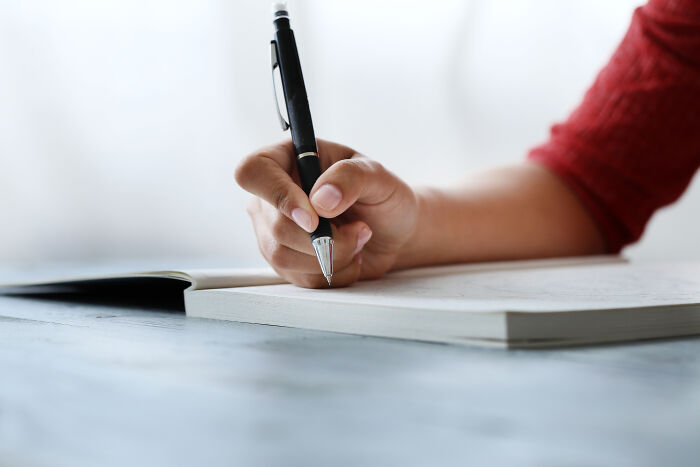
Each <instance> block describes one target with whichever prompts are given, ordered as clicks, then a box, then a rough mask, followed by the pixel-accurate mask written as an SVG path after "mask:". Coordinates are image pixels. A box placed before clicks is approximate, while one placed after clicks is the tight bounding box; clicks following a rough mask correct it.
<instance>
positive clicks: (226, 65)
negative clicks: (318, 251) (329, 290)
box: [0, 0, 700, 265]
mask: <svg viewBox="0 0 700 467" xmlns="http://www.w3.org/2000/svg"><path fill="white" fill-rule="evenodd" d="M638 3H639V2H638V1H628V0H616V1H615V2H610V1H607V0H595V1H591V0H589V1H586V2H573V1H557V0H530V1H527V0H499V1H457V0H450V1H441V2H417V1H405V0H404V1H401V2H398V1H383V2H377V1H376V0H375V1H367V0H356V1H353V2H342V3H341V2H329V1H324V2H322V1H320V0H319V1H310V0H307V1H296V2H294V1H293V2H291V3H290V10H291V14H292V22H293V27H294V28H295V31H296V35H297V40H298V43H299V48H300V53H301V60H302V64H303V66H304V72H305V77H306V81H307V87H308V91H309V94H310V102H311V107H312V112H313V116H314V123H315V126H316V131H317V135H318V136H319V137H323V138H327V139H332V140H337V141H341V142H344V143H346V144H348V145H350V146H353V147H354V148H355V149H357V150H360V151H361V152H364V153H365V154H367V155H369V156H371V157H373V158H376V159H378V160H380V161H381V162H382V163H384V164H385V165H386V166H387V167H389V168H390V169H392V170H394V171H395V172H397V173H398V174H399V175H401V176H403V177H405V178H406V179H408V180H409V181H411V182H414V183H440V182H441V181H443V180H445V179H448V178H452V177H454V176H455V175H456V174H459V173H463V172H465V171H469V170H474V169H477V168H481V167H487V166H493V165H499V164H505V163H511V162H515V161H519V160H521V159H522V158H523V157H524V156H525V154H526V153H527V150H528V149H529V148H530V147H532V146H533V145H534V144H537V143H539V142H541V141H543V140H544V139H545V138H546V136H547V133H548V128H549V126H550V125H551V124H552V123H554V122H555V121H557V120H561V119H563V118H565V117H566V115H567V114H568V112H569V111H570V110H571V109H573V108H574V107H575V105H576V104H577V102H578V101H579V99H580V97H581V96H582V93H583V92H584V91H585V89H586V88H587V87H588V85H589V84H590V83H591V82H592V80H593V78H594V77H595V75H596V73H597V71H598V70H599V69H600V67H601V66H602V65H604V64H605V62H606V61H607V58H608V57H609V55H610V54H611V52H612V51H613V50H614V48H615V46H616V45H617V43H618V42H619V40H620V39H621V38H622V36H623V34H624V32H625V30H626V28H627V26H628V24H629V20H630V17H631V14H632V10H633V8H634V7H635V6H636V5H637V4H638ZM271 35H272V25H271V22H270V10H269V3H268V2H266V1H260V0H256V1H252V0H248V1H236V2H234V1H232V0H197V1H195V0H191V1H177V0H168V1H166V0H150V1H148V0H146V1H144V0H138V1H136V0H119V1H117V0H101V1H99V2H95V1H89V0H62V1H58V2H57V1H55V0H5V1H3V2H2V3H0V261H2V262H3V263H5V264H37V263H42V262H48V261H66V260H70V261H76V260H77V261H83V260H84V261H94V260H109V259H111V258H121V259H123V258H144V257H174V256H178V257H217V258H219V259H222V260H223V261H224V262H227V263H230V264H231V265H236V264H240V263H244V262H251V261H259V260H260V257H259V254H258V252H257V247H256V244H255V240H254V236H253V232H252V228H251V227H250V225H249V221H248V219H247V216H246V214H245V211H244V205H245V201H246V199H247V195H246V194H245V193H243V192H242V191H241V190H240V189H238V188H237V187H236V186H235V183H234V181H233V175H232V174H233V170H234V167H235V165H236V163H237V162H238V161H239V159H240V158H241V157H243V156H244V155H245V154H247V153H248V152H249V151H251V150H253V149H254V148H256V147H258V146H261V145H264V144H267V143H269V142H272V141H276V140H279V139H281V138H282V137H283V136H284V135H283V134H282V133H281V131H280V129H279V126H278V124H277V121H276V117H275V115H274V111H273V100H272V94H271V83H270V70H269V51H268V47H269V40H270V38H271ZM698 185H700V182H697V180H696V182H695V184H694V185H693V187H692V188H691V190H690V191H689V192H688V193H687V194H686V196H685V197H684V198H683V199H682V201H681V202H680V203H678V204H677V205H675V206H674V207H672V208H669V209H666V210H663V211H662V212H660V213H659V214H658V215H657V216H655V218H654V219H653V221H652V223H651V225H650V227H649V229H648V231H647V234H646V236H645V238H644V240H643V241H642V243H641V244H640V245H637V246H634V247H631V248H629V249H627V250H626V253H627V254H628V255H629V256H632V257H637V258H654V259H661V258H685V257H694V258H700V247H698V245H697V243H696V239H698V238H700V216H699V215H698V213H699V212H700V187H699V186H698Z"/></svg>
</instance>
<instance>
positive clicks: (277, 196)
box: [272, 183, 289, 213]
mask: <svg viewBox="0 0 700 467" xmlns="http://www.w3.org/2000/svg"><path fill="white" fill-rule="evenodd" d="M273 193H274V194H273V196H272V205H273V206H274V207H275V209H277V210H278V211H280V212H283V213H287V210H288V208H289V190H288V189H287V187H286V186H285V185H284V184H282V183H278V184H276V185H275V186H273Z"/></svg>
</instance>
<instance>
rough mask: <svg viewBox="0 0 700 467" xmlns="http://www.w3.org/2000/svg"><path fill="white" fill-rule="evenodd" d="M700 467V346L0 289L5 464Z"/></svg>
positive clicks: (0, 417) (0, 427)
mask: <svg viewBox="0 0 700 467" xmlns="http://www.w3.org/2000/svg"><path fill="white" fill-rule="evenodd" d="M117 465H119V466H122V465H138V466H141V465H143V466H161V465H162V466H193V465H197V466H199V465H206V466H257V465H265V466H268V465H269V466H286V465H291V466H297V465H298V466H308V465H334V466H336V465H339V466H360V465H362V466H364V465H382V466H388V465H408V466H413V465H416V466H436V465H459V466H464V465H532V466H565V465H574V466H597V465H610V466H617V467H621V466H635V467H638V466H646V465H650V466H651V465H654V466H656V465H659V466H661V465H663V466H682V465H700V339H695V338H691V339H679V340H666V341H654V342H640V343H634V344H625V345H617V346H604V347H588V348H572V349H560V350H546V351H502V350H486V349H480V348H469V347H458V346H446V345H435V344H423V343H417V342H404V341H396V340H389V339H378V338H362V337H355V336H346V335H340V334H332V333H323V332H313V331H303V330H296V329H285V328H277V327H270V326H257V325H247V324H237V323H231V322H218V321H212V320H202V319H192V318H186V317H185V316H184V314H183V313H182V312H177V311H167V310H160V311H156V310H153V309H151V310H146V309H138V308H123V307H118V306H102V305H95V304H86V303H82V304H81V303H71V302H51V301H46V300H36V299H23V298H16V297H0V466H3V467H4V466H13V467H14V466H18V467H22V466H117Z"/></svg>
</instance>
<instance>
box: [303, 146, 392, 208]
mask: <svg viewBox="0 0 700 467" xmlns="http://www.w3.org/2000/svg"><path fill="white" fill-rule="evenodd" d="M396 187H397V182H396V177H395V176H394V175H393V174H392V173H390V172H389V171H387V170H386V169H385V168H384V167H383V166H382V165H381V164H380V163H378V162H376V161H373V160H371V159H367V158H365V157H363V156H361V155H359V154H358V155H356V156H353V157H352V158H350V159H345V160H341V161H339V162H336V163H335V164H333V165H332V166H331V167H329V168H328V170H326V171H325V172H324V173H323V174H322V175H321V177H319V179H318V181H317V182H316V184H315V185H314V187H313V189H312V190H311V193H310V197H309V198H310V200H311V205H312V207H313V208H314V209H315V210H316V212H317V213H318V214H319V215H320V216H323V217H328V218H334V217H337V216H339V215H340V214H342V213H343V212H345V211H346V210H347V209H348V208H349V207H350V206H352V205H353V204H355V203H356V202H357V203H362V204H366V205H374V204H381V203H383V202H385V201H387V200H388V199H389V198H390V197H391V196H392V195H393V194H394V192H395V191H396Z"/></svg>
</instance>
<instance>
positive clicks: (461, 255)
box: [393, 162, 605, 269]
mask: <svg viewBox="0 0 700 467" xmlns="http://www.w3.org/2000/svg"><path fill="white" fill-rule="evenodd" d="M416 192H417V198H418V200H419V202H418V206H419V209H418V212H419V215H418V219H419V221H418V223H417V226H416V230H415V231H414V233H413V235H412V236H411V238H410V240H409V241H408V242H407V243H406V244H405V245H404V247H403V248H402V251H401V252H400V254H399V255H398V256H397V259H396V263H395V264H394V265H393V268H394V269H397V268H406V267H413V266H423V265H430V264H441V263H460V262H471V261H495V260H511V259H525V258H543V257H553V256H577V255H589V254H600V253H604V252H605V246H604V243H603V239H602V236H601V234H600V232H599V231H598V228H597V227H596V225H595V224H594V222H593V220H592V219H591V216H590V215H589V213H588V212H587V211H586V210H585V209H584V207H583V206H582V205H581V203H580V202H579V200H578V199H577V198H576V196H575V195H574V194H573V193H572V192H571V191H570V190H569V189H568V188H567V186H566V185H565V184H564V183H563V182H562V181H561V180H560V179H559V177H557V176H555V175H554V174H552V173H551V172H549V170H547V169H545V168H543V167H541V166H539V165H537V164H534V163H527V162H526V163H522V164H518V165H513V166H510V167H503V168H498V169H493V170H490V171H487V172H482V173H478V174H474V175H472V176H470V177H468V178H466V179H465V180H464V181H463V183H460V184H459V185H456V186H454V187H452V188H421V189H418V190H416Z"/></svg>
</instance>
